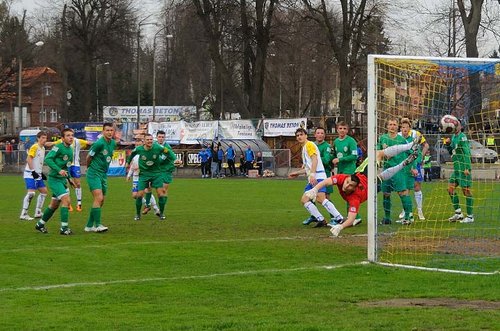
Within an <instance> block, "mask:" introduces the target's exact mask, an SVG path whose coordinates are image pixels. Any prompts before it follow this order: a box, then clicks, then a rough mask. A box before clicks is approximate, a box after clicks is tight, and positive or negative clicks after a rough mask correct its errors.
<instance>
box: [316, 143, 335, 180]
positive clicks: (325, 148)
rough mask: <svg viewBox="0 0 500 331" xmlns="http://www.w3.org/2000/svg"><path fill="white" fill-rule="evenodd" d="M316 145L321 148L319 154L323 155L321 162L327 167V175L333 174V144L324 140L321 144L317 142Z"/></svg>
mask: <svg viewBox="0 0 500 331" xmlns="http://www.w3.org/2000/svg"><path fill="white" fill-rule="evenodd" d="M315 143H316V146H318V149H319V155H320V156H321V162H322V163H323V167H324V168H325V173H326V176H327V177H328V176H331V174H332V160H333V158H332V146H330V144H329V143H327V142H326V141H323V142H322V143H321V144H318V143H317V142H315Z"/></svg>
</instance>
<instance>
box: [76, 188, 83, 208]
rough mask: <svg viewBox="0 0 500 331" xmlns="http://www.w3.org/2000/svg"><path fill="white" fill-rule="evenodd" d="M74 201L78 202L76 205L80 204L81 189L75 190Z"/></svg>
mask: <svg viewBox="0 0 500 331" xmlns="http://www.w3.org/2000/svg"><path fill="white" fill-rule="evenodd" d="M75 194H76V200H77V201H78V205H81V204H82V188H81V187H77V188H75Z"/></svg>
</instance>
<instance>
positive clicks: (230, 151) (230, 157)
mask: <svg viewBox="0 0 500 331" xmlns="http://www.w3.org/2000/svg"><path fill="white" fill-rule="evenodd" d="M226 158H227V166H228V168H229V173H230V176H236V167H235V166H234V160H235V159H236V152H235V151H234V148H233V145H232V144H229V147H228V148H227V150H226Z"/></svg>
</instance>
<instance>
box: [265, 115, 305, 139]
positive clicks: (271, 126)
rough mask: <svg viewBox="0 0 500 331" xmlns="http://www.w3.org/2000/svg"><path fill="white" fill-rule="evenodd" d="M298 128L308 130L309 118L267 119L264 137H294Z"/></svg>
mask: <svg viewBox="0 0 500 331" xmlns="http://www.w3.org/2000/svg"><path fill="white" fill-rule="evenodd" d="M298 128H303V129H306V130H307V118H286V119H285V118H283V119H265V120H264V137H278V136H287V137H293V136H295V130H297V129H298Z"/></svg>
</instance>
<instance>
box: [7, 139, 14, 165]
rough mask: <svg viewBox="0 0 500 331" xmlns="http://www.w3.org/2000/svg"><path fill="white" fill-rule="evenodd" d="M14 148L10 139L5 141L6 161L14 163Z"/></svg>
mask: <svg viewBox="0 0 500 331" xmlns="http://www.w3.org/2000/svg"><path fill="white" fill-rule="evenodd" d="M13 151H14V149H13V148H12V144H11V143H10V141H7V142H6V143H5V163H6V164H12V152H13Z"/></svg>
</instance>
